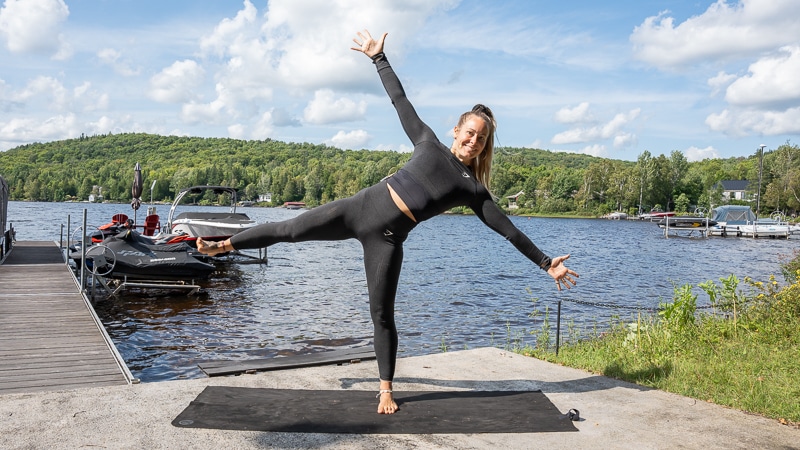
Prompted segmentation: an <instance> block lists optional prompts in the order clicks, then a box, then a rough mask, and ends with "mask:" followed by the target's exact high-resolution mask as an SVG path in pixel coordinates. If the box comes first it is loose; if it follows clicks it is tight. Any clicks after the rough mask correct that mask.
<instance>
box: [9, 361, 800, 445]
mask: <svg viewBox="0 0 800 450" xmlns="http://www.w3.org/2000/svg"><path fill="white" fill-rule="evenodd" d="M397 374H398V378H397V379H396V380H395V381H396V384H395V389H398V390H403V389H404V390H442V391H444V390H460V389H474V390H526V389H531V390H532V389H541V390H542V391H543V392H544V393H545V394H546V395H547V397H548V398H549V399H550V400H551V401H552V402H553V404H554V405H555V406H556V407H557V408H558V409H559V410H560V411H562V412H564V413H566V412H567V411H568V410H569V409H570V408H577V409H578V410H580V414H581V417H582V418H583V420H582V421H580V422H576V423H575V425H576V427H577V428H578V429H579V431H578V432H577V433H576V432H569V433H527V434H472V435H344V434H302V433H264V432H242V431H221V430H207V429H191V428H187V429H183V428H176V427H174V426H172V425H171V422H172V420H173V419H174V418H175V417H176V416H177V415H178V414H179V413H180V412H181V411H183V409H184V408H186V406H187V405H188V404H189V402H191V401H192V400H194V399H195V398H196V397H197V395H198V394H200V392H201V391H202V390H203V388H204V387H205V386H244V387H261V388H278V389H353V390H370V391H372V390H375V388H376V382H375V377H376V375H377V366H376V363H375V362H374V361H370V362H364V363H361V364H353V365H345V366H325V367H311V368H303V369H295V370H287V371H278V372H262V373H258V374H255V375H241V376H236V377H220V378H206V379H197V380H182V381H169V382H161V383H145V384H138V385H136V384H134V385H128V386H107V387H95V388H85V389H75V390H67V391H58V392H39V393H32V394H6V395H0V448H3V449H30V448H35V449H39V448H42V449H44V448H47V449H50V448H115V449H120V448H122V449H128V448H130V449H142V448H147V449H182V448H187V449H188V448H191V449H220V448H237V449H265V448H281V449H287V448H326V449H345V448H347V449H352V448H363V449H375V448H391V449H416V448H425V449H452V448H458V449H489V448H491V449H496V448H503V449H528V448H531V449H533V448H546V449H570V450H577V449H589V448H592V449H594V448H598V449H600V448H602V449H637V450H639V449H674V448H690V449H704V450H710V449H737V448H741V449H748V450H749V449H795V448H796V449H800V429H797V428H792V427H788V426H784V425H780V424H779V423H778V422H777V421H775V420H770V419H765V418H763V417H760V416H755V415H750V414H746V413H743V412H740V411H736V410H732V409H729V408H724V407H721V406H716V405H712V404H709V403H706V402H703V401H697V400H694V399H691V398H686V397H681V396H678V395H673V394H668V393H665V392H662V391H657V390H651V389H645V388H642V387H639V386H636V385H632V384H629V383H624V382H621V381H617V380H613V379H610V378H606V377H602V376H597V375H593V374H590V373H587V372H584V371H581V370H575V369H570V368H566V367H562V366H558V365H555V364H550V363H546V362H543V361H540V360H537V359H533V358H528V357H524V356H519V355H516V354H513V353H508V352H504V351H502V350H499V349H496V348H482V349H475V350H465V351H459V352H450V353H440V354H435V355H428V356H419V357H412V358H402V359H400V360H399V361H398V368H397Z"/></svg>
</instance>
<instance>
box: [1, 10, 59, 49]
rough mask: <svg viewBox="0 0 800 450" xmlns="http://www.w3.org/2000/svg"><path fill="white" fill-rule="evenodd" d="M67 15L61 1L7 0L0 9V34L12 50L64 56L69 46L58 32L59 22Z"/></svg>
mask: <svg viewBox="0 0 800 450" xmlns="http://www.w3.org/2000/svg"><path fill="white" fill-rule="evenodd" d="M68 16H69V8H67V5H66V3H64V1H63V0H6V1H5V3H4V4H3V7H2V8H0V34H1V35H2V36H3V37H5V39H6V46H7V47H8V49H9V50H10V51H11V52H14V53H48V54H52V55H53V56H54V58H55V59H66V58H68V57H69V56H70V55H71V49H70V48H69V45H67V44H66V42H65V41H64V38H63V36H62V34H61V24H62V23H63V22H64V21H66V20H67V17H68Z"/></svg>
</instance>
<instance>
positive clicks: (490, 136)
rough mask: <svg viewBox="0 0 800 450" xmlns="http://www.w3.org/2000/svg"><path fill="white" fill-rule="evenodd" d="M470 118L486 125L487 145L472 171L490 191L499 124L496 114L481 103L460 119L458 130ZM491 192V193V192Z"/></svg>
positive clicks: (473, 163) (473, 162)
mask: <svg viewBox="0 0 800 450" xmlns="http://www.w3.org/2000/svg"><path fill="white" fill-rule="evenodd" d="M470 117H477V118H479V119H481V120H483V122H484V123H485V124H486V128H487V135H486V144H485V145H484V147H483V151H482V152H481V154H480V155H478V157H477V158H475V159H474V160H473V161H472V171H473V173H474V174H475V178H476V179H477V180H478V181H479V182H480V183H481V184H482V185H484V187H486V189H489V183H490V182H491V179H492V157H493V156H494V132H495V130H496V129H497V122H495V120H494V114H493V113H492V110H491V109H489V107H488V106H485V105H481V104H480V103H479V104H477V105H475V106H473V107H472V109H471V110H470V111H467V112H465V113H464V114H462V115H461V117H460V118H459V119H458V125H456V127H457V128H461V126H462V125H464V123H465V122H466V121H467V120H469V118H470ZM490 192H491V191H490Z"/></svg>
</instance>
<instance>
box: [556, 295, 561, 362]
mask: <svg viewBox="0 0 800 450" xmlns="http://www.w3.org/2000/svg"><path fill="white" fill-rule="evenodd" d="M557 317H558V318H557V319H556V356H558V348H559V347H560V346H561V299H558V315H557Z"/></svg>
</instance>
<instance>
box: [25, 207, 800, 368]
mask: <svg viewBox="0 0 800 450" xmlns="http://www.w3.org/2000/svg"><path fill="white" fill-rule="evenodd" d="M84 208H88V216H89V218H88V222H89V223H90V224H94V226H97V225H99V224H102V223H105V222H107V221H108V218H110V217H111V216H112V215H113V214H114V213H117V212H124V213H126V214H128V215H131V216H132V213H131V210H130V207H129V206H128V205H108V204H102V205H95V204H92V205H87V204H74V203H73V204H67V203H59V204H48V203H20V202H11V203H10V204H9V218H10V221H11V222H13V223H14V227H15V228H16V229H17V237H18V239H20V240H58V236H59V232H60V230H61V226H60V225H61V223H64V224H66V217H67V215H68V214H69V215H72V223H73V225H74V224H76V223H79V222H80V220H81V219H80V218H81V216H82V211H83V209H84ZM207 209H208V208H204V210H207ZM241 211H243V212H246V213H247V214H248V215H250V216H251V218H254V219H256V220H257V221H259V222H264V221H275V220H283V219H285V218H289V217H292V216H295V215H297V214H302V211H287V210H284V209H273V208H242V209H241ZM167 212H168V207H167V206H160V207H159V213H160V214H161V215H162V218H163V217H165V216H166V214H167ZM142 214H143V212H142ZM41 217H49V218H52V219H51V220H48V221H45V222H43V221H42V220H41V219H40V218H41ZM512 220H513V221H514V222H515V223H516V224H517V226H519V227H520V228H521V229H522V230H523V231H525V232H526V233H527V234H528V235H529V236H531V237H532V238H533V240H534V242H536V243H537V244H539V245H540V247H541V248H542V249H543V250H544V251H545V252H547V253H548V254H550V255H551V256H557V255H559V254H563V253H571V255H572V256H571V259H570V260H569V262H568V265H569V266H570V267H572V268H574V269H575V270H576V271H577V272H579V273H580V275H581V278H580V280H579V282H578V283H579V284H578V287H577V288H575V289H572V290H571V291H564V292H561V293H559V292H558V291H556V290H555V283H553V281H552V279H550V278H549V277H548V276H547V275H546V274H545V273H544V272H542V271H541V270H539V269H538V268H537V267H535V266H533V265H532V264H531V263H530V262H529V261H528V260H527V259H525V258H524V257H522V256H521V255H520V254H519V253H518V252H517V251H516V250H515V249H514V248H513V246H511V245H510V244H509V243H508V242H506V241H505V240H504V239H503V238H502V237H500V236H498V235H497V234H495V233H494V232H492V231H491V230H489V229H488V228H486V227H485V226H484V225H483V224H482V223H481V222H480V220H478V219H477V218H475V217H471V216H439V217H436V218H434V219H432V220H430V221H427V222H424V223H422V224H420V225H419V226H418V227H417V228H416V229H415V230H414V232H412V233H411V235H410V236H409V238H408V240H407V241H406V245H405V262H404V268H403V273H402V275H401V279H400V290H399V292H398V297H397V305H396V310H397V321H398V328H399V330H400V335H401V336H400V351H401V355H420V354H426V353H433V352H439V351H441V349H442V347H446V348H448V349H452V350H455V349H463V348H476V347H481V346H488V345H495V346H504V345H506V344H507V339H508V337H507V336H509V334H510V336H511V338H512V339H520V338H521V339H523V341H524V342H526V343H531V344H532V343H533V342H534V341H533V339H534V338H533V337H532V336H531V335H530V334H529V331H531V330H538V329H540V328H541V326H542V321H543V320H544V318H543V315H539V316H538V317H536V318H531V317H529V313H530V312H531V311H532V310H533V302H532V301H531V300H532V298H537V299H538V308H539V309H540V310H541V311H542V312H544V310H545V308H548V309H549V310H550V312H551V316H550V323H551V324H554V320H555V314H554V311H555V308H556V305H557V301H558V300H559V299H563V300H581V301H587V302H601V303H612V304H619V305H629V306H640V307H645V308H654V307H656V306H657V305H658V303H659V302H660V301H667V300H669V299H670V298H671V295H672V289H673V285H675V284H685V283H691V284H694V285H696V284H697V283H700V282H703V281H706V280H709V279H711V280H718V279H719V278H721V277H725V276H728V275H730V274H731V273H733V274H736V275H737V276H739V277H740V278H743V277H744V276H745V275H750V276H753V277H754V278H756V279H766V278H767V277H768V276H769V274H778V275H779V265H778V263H779V259H778V257H776V255H784V256H790V255H791V254H792V252H793V251H794V250H795V249H797V248H798V247H800V239H797V238H795V239H792V240H788V241H787V240H771V239H762V240H753V239H737V238H711V239H685V238H670V239H665V238H664V237H663V235H662V233H661V230H660V229H659V228H658V227H657V226H656V225H655V224H652V223H643V222H632V221H606V220H577V219H540V218H532V219H528V218H519V217H514V218H512ZM73 228H74V227H73ZM89 228H91V227H89ZM66 234H67V235H68V234H69V232H67V233H66ZM362 264H363V263H362V259H361V248H360V245H359V244H358V242H356V241H343V242H309V243H300V244H278V245H275V246H273V247H271V248H270V249H269V263H268V264H266V265H260V264H244V265H231V266H221V267H220V268H219V270H218V271H217V272H215V273H214V274H213V275H212V278H211V279H210V280H208V281H207V282H204V283H203V287H204V289H203V291H202V293H201V294H200V295H197V296H191V297H187V296H185V295H184V294H182V293H168V292H145V293H142V292H125V293H123V295H122V296H120V297H119V298H117V299H112V300H109V301H104V302H101V303H100V304H98V305H97V312H98V314H99V315H100V317H101V319H102V320H103V322H104V324H105V325H106V328H107V330H108V332H109V334H110V335H111V336H112V338H113V340H114V342H115V343H116V345H117V347H118V349H119V350H120V353H121V354H122V355H123V357H124V358H125V360H126V362H127V364H128V365H129V367H130V369H131V371H132V372H133V374H134V376H136V377H138V378H140V379H141V380H143V381H158V380H167V379H177V378H195V377H202V376H204V375H203V374H202V373H201V372H200V370H199V369H198V368H197V363H198V362H200V361H207V360H215V359H228V360H239V359H252V358H268V357H273V356H276V355H286V354H294V353H298V352H313V351H321V350H325V349H331V348H335V347H362V346H368V345H370V343H371V334H372V324H371V322H370V319H369V311H368V299H367V294H366V282H365V280H364V269H363V265H362ZM779 279H781V280H782V278H780V276H779ZM698 294H700V299H699V302H701V303H702V302H703V301H705V300H706V299H705V297H704V294H702V293H701V292H698ZM562 314H563V316H564V318H563V321H564V323H562V328H566V322H570V321H571V322H573V323H574V324H575V325H576V326H586V327H588V328H590V329H591V328H593V327H594V326H595V324H599V326H603V325H604V324H605V323H607V322H608V321H609V320H610V318H611V317H612V316H622V317H629V314H630V312H629V311H624V310H609V309H603V308H597V307H593V306H588V305H584V304H578V303H573V302H568V301H567V302H564V303H563V306H562ZM376 376H377V374H376Z"/></svg>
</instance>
